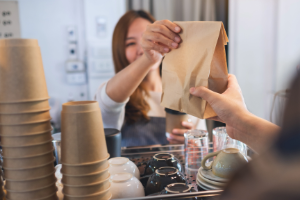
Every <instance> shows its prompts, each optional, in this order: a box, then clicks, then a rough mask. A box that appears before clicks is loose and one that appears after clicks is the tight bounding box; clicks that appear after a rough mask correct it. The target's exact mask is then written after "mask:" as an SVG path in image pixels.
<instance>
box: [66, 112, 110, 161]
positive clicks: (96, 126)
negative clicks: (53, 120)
mask: <svg viewBox="0 0 300 200" xmlns="http://www.w3.org/2000/svg"><path fill="white" fill-rule="evenodd" d="M61 117H62V126H61V128H62V129H61V133H62V134H61V149H62V150H61V162H62V163H65V164H84V163H90V162H95V161H99V160H102V159H104V158H105V157H106V156H107V147H106V140H105V134H104V129H103V124H102V116H101V111H100V109H98V110H96V111H92V112H82V113H71V114H66V113H63V112H62V115H61ZM74 152H78V153H74Z"/></svg>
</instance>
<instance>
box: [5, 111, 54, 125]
mask: <svg viewBox="0 0 300 200" xmlns="http://www.w3.org/2000/svg"><path fill="white" fill-rule="evenodd" d="M50 119H51V116H50V112H49V110H46V111H41V112H36V113H19V114H0V125H19V124H32V123H38V122H44V121H47V120H50Z"/></svg>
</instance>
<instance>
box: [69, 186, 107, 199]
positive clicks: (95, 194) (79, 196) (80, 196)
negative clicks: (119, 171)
mask: <svg viewBox="0 0 300 200" xmlns="http://www.w3.org/2000/svg"><path fill="white" fill-rule="evenodd" d="M110 188H111V183H110V182H109V187H108V188H107V189H105V190H102V191H101V192H98V193H94V194H89V195H68V194H64V195H65V196H68V197H75V198H83V197H92V196H98V195H101V194H104V193H105V192H107V191H109V190H110Z"/></svg>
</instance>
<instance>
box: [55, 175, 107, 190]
mask: <svg viewBox="0 0 300 200" xmlns="http://www.w3.org/2000/svg"><path fill="white" fill-rule="evenodd" d="M109 179H110V174H109V176H108V177H107V178H105V179H103V180H101V181H99V182H96V183H91V184H86V185H69V184H64V183H63V182H61V183H62V184H63V186H67V187H75V188H77V187H90V186H94V185H100V184H102V183H104V182H106V181H109Z"/></svg>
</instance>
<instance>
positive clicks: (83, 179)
mask: <svg viewBox="0 0 300 200" xmlns="http://www.w3.org/2000/svg"><path fill="white" fill-rule="evenodd" d="M108 168H109V167H107V169H105V170H102V171H99V172H97V173H91V174H85V175H80V176H75V175H67V174H63V177H62V180H61V182H62V184H63V185H65V184H66V185H88V184H93V183H97V182H100V181H103V180H105V179H106V178H108V177H110V174H109V173H108Z"/></svg>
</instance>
